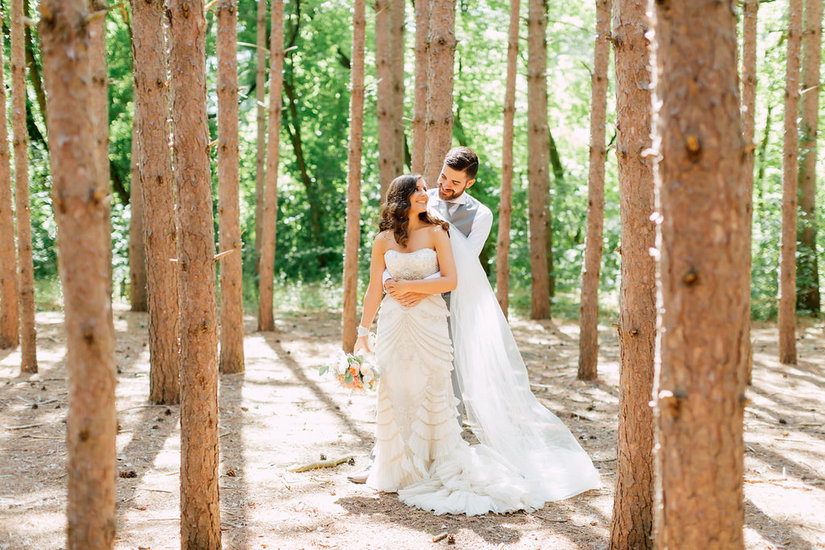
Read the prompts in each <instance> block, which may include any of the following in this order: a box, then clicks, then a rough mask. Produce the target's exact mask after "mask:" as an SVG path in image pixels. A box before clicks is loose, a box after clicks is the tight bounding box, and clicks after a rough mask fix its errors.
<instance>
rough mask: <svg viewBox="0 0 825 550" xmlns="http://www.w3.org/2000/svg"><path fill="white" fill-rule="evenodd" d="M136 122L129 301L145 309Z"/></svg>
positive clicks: (141, 210) (143, 246)
mask: <svg viewBox="0 0 825 550" xmlns="http://www.w3.org/2000/svg"><path fill="white" fill-rule="evenodd" d="M137 128H138V124H137V121H136V120H133V121H132V157H131V159H130V165H131V174H132V177H131V182H130V184H129V207H130V208H131V211H132V212H131V214H132V215H131V217H130V218H129V283H130V284H129V303H130V304H131V308H132V311H147V310H148V308H149V304H148V300H149V297H148V295H147V293H146V247H145V245H144V243H143V240H144V239H143V216H144V214H143V189H142V188H141V186H140V165H139V163H138V159H139V157H140V153H139V149H138V130H137Z"/></svg>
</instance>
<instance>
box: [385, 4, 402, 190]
mask: <svg viewBox="0 0 825 550" xmlns="http://www.w3.org/2000/svg"><path fill="white" fill-rule="evenodd" d="M404 2H405V0H390V6H389V7H390V38H391V41H390V85H391V88H392V109H391V110H390V126H391V127H392V147H393V151H392V166H393V167H394V169H395V176H399V175H401V174H402V173H403V172H404V31H405V29H406V21H405V19H406V17H405V13H406V10H405V8H404ZM395 176H393V177H395ZM390 181H392V180H390ZM388 185H389V183H388Z"/></svg>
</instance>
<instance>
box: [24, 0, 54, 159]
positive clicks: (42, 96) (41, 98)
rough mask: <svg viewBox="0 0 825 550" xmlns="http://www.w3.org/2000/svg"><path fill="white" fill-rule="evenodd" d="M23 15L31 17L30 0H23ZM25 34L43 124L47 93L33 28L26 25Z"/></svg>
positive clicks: (29, 64) (27, 62)
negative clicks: (35, 55) (36, 50)
mask: <svg viewBox="0 0 825 550" xmlns="http://www.w3.org/2000/svg"><path fill="white" fill-rule="evenodd" d="M23 13H24V14H25V15H26V17H29V0H23ZM23 34H24V37H25V40H26V66H27V67H28V68H29V79H30V80H31V83H32V88H34V97H35V98H36V99H37V106H38V108H39V109H40V116H42V117H43V122H44V123H45V122H46V120H47V112H48V111H47V110H46V92H45V91H43V79H42V78H40V69H39V68H38V66H37V61H36V60H35V58H34V51H35V46H34V40H33V39H32V31H31V27H29V26H28V25H26V27H25V31H24V33H23ZM29 115H31V112H29ZM43 143H44V146H45V147H46V149H48V148H49V147H48V143H47V142H46V141H45V140H44V142H43Z"/></svg>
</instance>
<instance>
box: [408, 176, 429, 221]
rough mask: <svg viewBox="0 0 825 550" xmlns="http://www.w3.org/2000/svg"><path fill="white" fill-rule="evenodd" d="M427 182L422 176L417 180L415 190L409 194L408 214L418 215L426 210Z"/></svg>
mask: <svg viewBox="0 0 825 550" xmlns="http://www.w3.org/2000/svg"><path fill="white" fill-rule="evenodd" d="M428 200H429V198H428V197H427V184H426V183H424V178H421V179H419V180H418V182H417V183H416V185H415V191H413V192H412V194H411V195H410V216H414V215H418V214H420V213H422V212H425V211H426V210H427V201H428Z"/></svg>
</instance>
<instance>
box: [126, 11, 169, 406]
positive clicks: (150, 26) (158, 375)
mask: <svg viewBox="0 0 825 550" xmlns="http://www.w3.org/2000/svg"><path fill="white" fill-rule="evenodd" d="M131 5H132V52H133V56H134V79H135V120H136V121H137V138H138V140H137V142H138V157H139V161H138V162H139V167H140V187H141V191H142V197H143V206H144V209H143V211H144V213H145V216H144V219H143V227H144V245H145V249H146V283H147V288H148V294H149V365H150V367H149V400H150V401H151V402H153V403H166V404H172V403H177V402H178V401H179V400H180V345H179V343H178V337H179V336H180V315H179V313H178V311H179V307H180V306H179V303H178V269H177V267H176V264H175V263H173V262H171V261H170V259H172V258H177V257H178V252H177V235H176V233H177V231H176V227H175V189H174V180H173V176H172V157H171V155H170V152H169V132H170V130H169V122H168V119H169V100H168V95H167V94H168V87H167V86H168V82H167V58H166V40H165V38H164V32H163V26H164V18H165V13H166V9H165V7H164V0H152V1H149V2H147V1H146V0H132V1H131Z"/></svg>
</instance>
